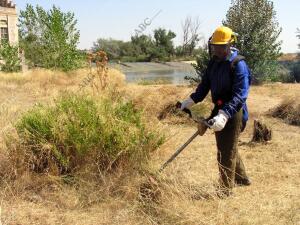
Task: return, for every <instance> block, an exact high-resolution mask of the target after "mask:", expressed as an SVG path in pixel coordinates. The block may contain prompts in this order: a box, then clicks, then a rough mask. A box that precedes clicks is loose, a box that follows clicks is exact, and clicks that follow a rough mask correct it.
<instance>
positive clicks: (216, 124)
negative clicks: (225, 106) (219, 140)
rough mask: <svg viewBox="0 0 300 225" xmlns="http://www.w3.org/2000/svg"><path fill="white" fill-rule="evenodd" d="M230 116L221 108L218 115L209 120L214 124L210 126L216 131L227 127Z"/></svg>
mask: <svg viewBox="0 0 300 225" xmlns="http://www.w3.org/2000/svg"><path fill="white" fill-rule="evenodd" d="M228 118H229V117H228V115H227V114H226V113H225V112H224V111H223V110H219V113H218V115H216V116H215V117H214V118H212V119H211V120H209V121H208V123H209V124H212V125H211V127H210V128H211V129H213V130H214V131H221V130H223V128H224V127H225V125H226V123H227V121H228Z"/></svg>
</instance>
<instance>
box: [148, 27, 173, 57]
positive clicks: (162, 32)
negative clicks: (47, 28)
mask: <svg viewBox="0 0 300 225" xmlns="http://www.w3.org/2000/svg"><path fill="white" fill-rule="evenodd" d="M175 37H176V34H175V33H174V32H173V31H171V30H169V31H168V32H167V30H166V29H163V28H158V29H156V30H154V44H155V46H156V48H154V49H153V52H152V58H158V59H164V58H167V57H170V56H172V55H173V54H174V53H175V49H174V44H173V39H174V38H175Z"/></svg>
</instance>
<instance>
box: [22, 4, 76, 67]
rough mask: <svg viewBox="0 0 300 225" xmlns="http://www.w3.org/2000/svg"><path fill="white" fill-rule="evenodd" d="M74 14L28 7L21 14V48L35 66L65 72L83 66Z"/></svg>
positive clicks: (56, 8)
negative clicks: (78, 47)
mask: <svg viewBox="0 0 300 225" xmlns="http://www.w3.org/2000/svg"><path fill="white" fill-rule="evenodd" d="M76 25H77V20H76V19H75V16H74V13H71V12H67V13H64V12H62V11H61V10H60V9H59V8H58V7H56V6H53V7H52V9H50V10H49V11H45V10H44V9H43V8H42V7H40V6H38V5H37V6H36V7H35V8H34V7H33V6H32V5H30V4H27V6H26V9H25V10H24V11H23V10H21V11H20V17H19V30H20V46H21V48H22V49H24V51H25V57H26V59H27V60H28V61H29V64H30V65H31V66H41V67H44V68H49V69H62V70H64V71H68V70H72V69H76V68H78V67H80V66H81V60H82V55H81V54H80V52H79V51H78V50H77V45H78V43H79V37H80V34H79V31H78V30H77V28H76Z"/></svg>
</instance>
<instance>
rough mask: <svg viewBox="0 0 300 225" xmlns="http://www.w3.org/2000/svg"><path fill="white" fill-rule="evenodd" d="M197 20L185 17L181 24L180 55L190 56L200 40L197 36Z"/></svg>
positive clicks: (198, 22)
mask: <svg viewBox="0 0 300 225" xmlns="http://www.w3.org/2000/svg"><path fill="white" fill-rule="evenodd" d="M200 25H201V23H200V20H199V18H198V17H197V18H195V19H194V20H193V19H192V18H191V17H186V19H185V21H184V23H182V31H183V41H182V49H181V50H182V55H192V54H193V52H194V50H195V48H196V46H197V44H198V43H199V41H200V40H201V37H200V35H199V28H200Z"/></svg>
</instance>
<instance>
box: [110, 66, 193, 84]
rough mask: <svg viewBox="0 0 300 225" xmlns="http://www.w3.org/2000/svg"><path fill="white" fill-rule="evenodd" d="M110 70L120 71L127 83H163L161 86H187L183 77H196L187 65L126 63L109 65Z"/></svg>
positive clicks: (191, 68)
mask: <svg viewBox="0 0 300 225" xmlns="http://www.w3.org/2000/svg"><path fill="white" fill-rule="evenodd" d="M110 66H111V67H112V68H115V69H118V70H120V71H121V72H122V73H124V74H125V76H126V81H127V82H128V83H140V82H147V81H149V82H150V83H151V82H153V83H156V82H157V83H163V84H188V81H187V80H185V79H184V77H185V76H193V77H196V76H197V74H196V72H195V69H194V68H193V67H192V66H191V64H189V63H182V62H169V63H165V64H162V63H126V64H123V65H120V64H111V65H110Z"/></svg>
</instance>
